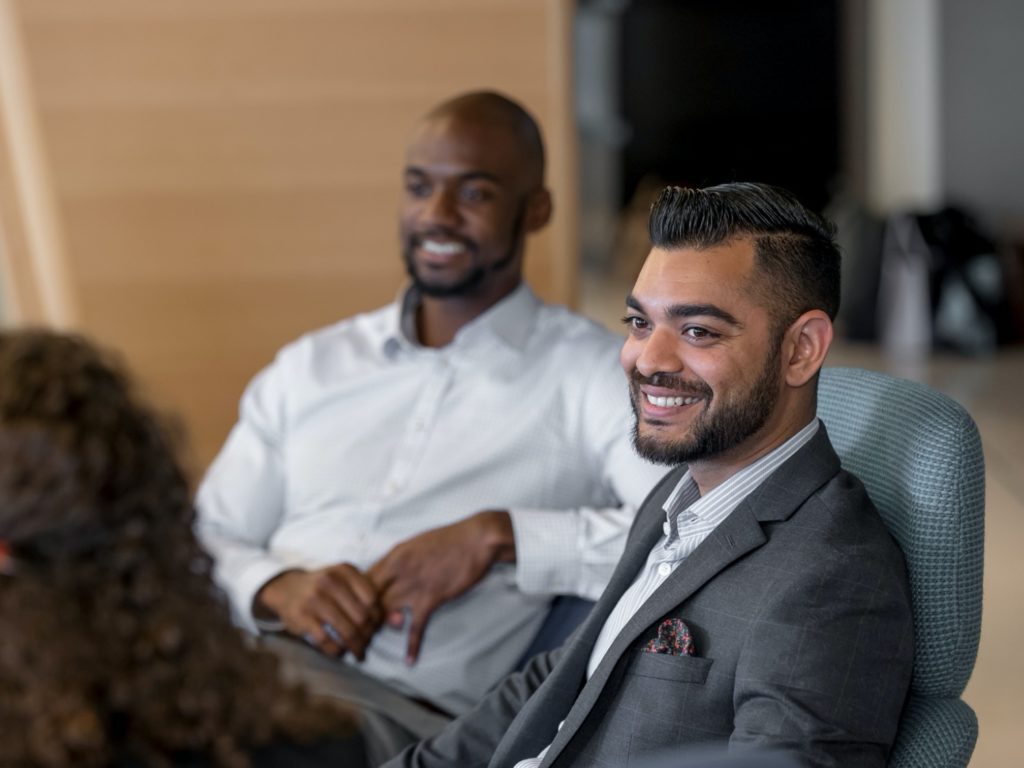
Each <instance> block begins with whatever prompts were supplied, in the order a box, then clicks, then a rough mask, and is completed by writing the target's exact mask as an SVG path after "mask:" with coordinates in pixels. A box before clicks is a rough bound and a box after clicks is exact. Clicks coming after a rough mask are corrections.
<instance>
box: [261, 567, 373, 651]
mask: <svg viewBox="0 0 1024 768" xmlns="http://www.w3.org/2000/svg"><path fill="white" fill-rule="evenodd" d="M255 607H256V611H257V615H258V614H259V612H261V611H262V612H264V613H265V612H268V611H269V612H270V613H273V614H274V615H275V616H276V617H278V618H279V619H280V620H281V621H282V622H283V623H284V626H285V628H286V629H287V630H288V631H289V632H290V633H291V634H293V635H295V636H296V637H301V638H303V639H305V640H306V641H307V642H309V643H310V644H311V645H313V646H315V647H317V648H319V649H320V650H321V651H323V652H324V653H326V654H327V655H329V656H340V655H341V654H343V653H345V652H346V651H349V652H351V653H352V655H354V656H355V657H356V658H357V659H359V660H360V661H362V659H363V656H364V654H365V652H366V646H367V645H369V643H370V640H371V639H372V638H373V635H374V634H375V633H376V631H377V629H378V627H380V625H381V621H382V619H383V612H382V611H381V607H380V603H379V602H378V600H377V589H376V588H375V587H374V585H373V583H372V582H371V581H370V580H369V579H368V578H367V577H366V575H365V574H363V573H362V572H361V571H360V570H359V569H358V568H356V567H355V566H353V565H350V564H349V563H340V564H338V565H332V566H329V567H327V568H321V569H319V570H315V571H298V570H297V571H285V572H284V573H282V574H280V575H278V576H276V577H275V578H273V579H271V580H270V581H268V582H267V583H266V584H264V585H263V587H262V588H261V589H260V591H259V592H258V593H257V594H256V600H255Z"/></svg>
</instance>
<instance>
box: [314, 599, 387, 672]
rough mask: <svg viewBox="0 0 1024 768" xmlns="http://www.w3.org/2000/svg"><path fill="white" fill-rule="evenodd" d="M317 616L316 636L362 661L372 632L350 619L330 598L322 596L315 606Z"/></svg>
mask: <svg viewBox="0 0 1024 768" xmlns="http://www.w3.org/2000/svg"><path fill="white" fill-rule="evenodd" d="M313 612H314V615H315V616H316V631H315V636H322V637H324V638H325V641H326V642H328V643H334V644H336V645H338V646H340V647H341V648H342V649H343V650H348V651H350V652H351V653H352V655H354V656H355V657H356V658H357V659H359V660H360V661H362V660H363V656H364V655H365V650H366V646H367V645H368V644H369V640H370V637H372V634H373V633H372V632H371V631H367V630H366V629H364V628H363V627H362V626H360V625H359V624H357V623H356V621H354V620H353V619H352V618H350V617H349V616H348V615H347V614H346V613H345V612H344V611H343V610H341V609H339V607H338V606H337V604H335V603H334V602H333V600H331V599H329V598H328V597H325V596H321V597H320V598H318V599H317V601H316V602H315V603H314V605H313Z"/></svg>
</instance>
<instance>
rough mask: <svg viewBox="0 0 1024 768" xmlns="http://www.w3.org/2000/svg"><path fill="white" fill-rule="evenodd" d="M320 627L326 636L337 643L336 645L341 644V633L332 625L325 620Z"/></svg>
mask: <svg viewBox="0 0 1024 768" xmlns="http://www.w3.org/2000/svg"><path fill="white" fill-rule="evenodd" d="M321 628H322V629H323V631H324V634H325V635H327V637H329V638H330V639H331V640H333V641H334V642H335V643H337V644H338V645H342V644H343V641H342V639H341V633H340V632H338V630H336V629H335V628H334V625H333V624H331V623H330V622H329V621H325V622H324V623H323V624H322V625H321Z"/></svg>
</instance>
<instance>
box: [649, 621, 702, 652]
mask: <svg viewBox="0 0 1024 768" xmlns="http://www.w3.org/2000/svg"><path fill="white" fill-rule="evenodd" d="M644 652H646V653H667V654H669V655H670V656H695V655H696V654H697V649H696V648H694V646H693V635H692V634H690V628H689V627H688V626H686V623H685V622H684V621H683V620H682V619H665V620H664V621H663V622H661V624H659V625H658V636H657V637H656V638H651V639H650V640H648V641H647V645H646V646H644Z"/></svg>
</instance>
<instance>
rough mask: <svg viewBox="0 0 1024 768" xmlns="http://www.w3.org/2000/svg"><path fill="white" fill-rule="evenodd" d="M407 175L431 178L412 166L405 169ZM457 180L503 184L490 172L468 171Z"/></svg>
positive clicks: (458, 175) (457, 176) (427, 173)
mask: <svg viewBox="0 0 1024 768" xmlns="http://www.w3.org/2000/svg"><path fill="white" fill-rule="evenodd" d="M405 175H406V176H409V175H416V176H430V173H429V172H427V171H426V170H424V169H423V168H419V167H417V166H415V165H410V166H408V167H407V168H406V169H405ZM455 178H456V179H458V180H459V181H460V182H461V181H478V180H483V181H490V182H492V183H494V184H501V179H500V178H499V177H498V176H497V175H495V174H493V173H490V172H488V171H466V173H460V174H457V175H456V176H455Z"/></svg>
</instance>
